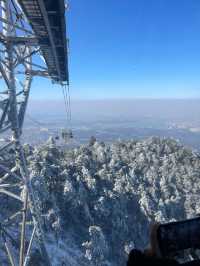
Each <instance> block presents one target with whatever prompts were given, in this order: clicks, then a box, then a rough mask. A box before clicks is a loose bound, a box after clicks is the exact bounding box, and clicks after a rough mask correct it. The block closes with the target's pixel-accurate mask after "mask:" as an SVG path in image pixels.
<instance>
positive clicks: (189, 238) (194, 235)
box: [157, 217, 200, 257]
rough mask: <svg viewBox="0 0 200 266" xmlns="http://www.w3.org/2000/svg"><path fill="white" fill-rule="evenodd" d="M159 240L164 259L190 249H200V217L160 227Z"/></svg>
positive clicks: (158, 231)
mask: <svg viewBox="0 0 200 266" xmlns="http://www.w3.org/2000/svg"><path fill="white" fill-rule="evenodd" d="M157 239H158V245H159V248H160V252H161V255H162V256H163V257H167V256H169V255H170V254H173V253H175V252H177V251H181V250H185V249H188V248H194V249H200V217H198V218H194V219H189V220H184V221H178V222H172V223H166V224H162V225H160V226H159V227H158V230H157Z"/></svg>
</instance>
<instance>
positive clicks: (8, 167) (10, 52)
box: [0, 0, 53, 266]
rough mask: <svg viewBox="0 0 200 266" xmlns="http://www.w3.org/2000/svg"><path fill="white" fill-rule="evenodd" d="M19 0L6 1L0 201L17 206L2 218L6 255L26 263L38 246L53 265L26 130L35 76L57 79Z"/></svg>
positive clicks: (1, 8) (1, 25) (1, 9)
mask: <svg viewBox="0 0 200 266" xmlns="http://www.w3.org/2000/svg"><path fill="white" fill-rule="evenodd" d="M16 1H17V0H0V31H1V33H0V133H1V134H2V138H1V139H0V140H1V141H0V200H2V201H3V202H6V201H7V202H9V206H12V208H11V210H9V208H8V206H2V208H1V211H3V214H2V215H1V212H0V217H4V221H0V236H1V238H2V241H1V242H0V243H2V244H0V254H1V252H2V254H4V256H5V258H7V262H8V264H7V265H14V266H17V265H20V266H25V265H28V262H29V259H30V256H31V251H32V249H34V248H36V247H39V249H40V251H41V254H42V257H43V259H44V260H45V265H47V266H48V265H51V263H50V260H49V256H48V252H47V250H46V247H45V235H44V232H43V229H42V226H41V224H42V222H41V217H42V216H41V215H40V213H39V207H38V206H37V202H36V200H35V196H34V191H33V188H32V185H31V180H30V174H29V172H28V168H27V163H26V158H25V154H24V150H23V146H22V144H21V134H22V127H23V122H24V117H25V113H26V108H27V104H28V99H29V94H30V88H31V84H32V79H33V76H43V77H49V76H51V78H52V73H49V72H48V66H46V65H45V63H44V60H41V54H42V53H41V49H40V47H39V46H38V40H37V38H36V36H35V34H34V32H33V31H32V29H31V27H30V25H29V23H28V22H27V19H26V18H25V15H24V14H23V13H22V10H21V9H20V7H19V5H18V4H17V2H16ZM41 2H42V1H40V3H41ZM45 19H47V18H45ZM47 22H48V21H46V23H47ZM47 24H48V23H47ZM50 37H51V38H53V37H52V36H50ZM52 42H53V41H52ZM35 58H36V62H34V60H35ZM22 194H23V197H22ZM15 206H16V207H15ZM30 220H31V223H30ZM27 223H29V228H28V230H27V228H26V225H27ZM31 224H32V226H31ZM31 227H32V229H31ZM27 231H28V233H27ZM3 251H4V253H3ZM0 257H1V256H0ZM0 263H1V262H0Z"/></svg>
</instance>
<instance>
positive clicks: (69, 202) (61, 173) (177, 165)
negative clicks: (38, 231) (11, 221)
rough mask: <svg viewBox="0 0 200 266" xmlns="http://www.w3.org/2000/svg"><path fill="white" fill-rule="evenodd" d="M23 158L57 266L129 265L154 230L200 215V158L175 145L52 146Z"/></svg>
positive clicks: (149, 142) (50, 143) (28, 150)
mask: <svg viewBox="0 0 200 266" xmlns="http://www.w3.org/2000/svg"><path fill="white" fill-rule="evenodd" d="M25 152H26V156H27V160H28V164H29V170H30V172H31V176H32V184H33V187H34V190H35V191H36V192H35V194H36V195H35V196H36V197H37V199H38V203H39V206H40V209H41V212H42V214H43V216H42V217H43V226H44V229H45V231H46V234H47V238H48V249H49V251H50V254H51V256H52V258H51V259H52V262H53V265H71V266H78V265H79V266H85V265H91V266H118V265H119V266H121V265H125V261H126V258H127V253H128V252H129V250H130V249H131V248H133V247H137V248H141V249H143V248H145V247H146V245H147V244H148V234H149V225H150V223H151V222H154V221H160V222H165V221H173V220H177V219H184V218H189V217H194V216H196V215H197V214H198V213H200V157H199V155H198V154H197V153H195V152H194V151H192V150H189V149H187V148H184V147H183V146H181V144H180V143H178V142H177V141H175V140H173V139H160V138H155V137H153V138H149V139H146V140H143V141H135V140H130V141H118V142H115V143H113V144H105V143H103V142H98V141H96V140H95V139H94V138H92V139H91V141H90V143H89V144H87V145H82V146H80V147H77V148H73V149H65V150H63V149H60V148H59V147H58V146H56V143H55V142H54V140H53V139H50V140H49V141H48V142H47V143H46V144H45V145H43V146H41V147H39V148H38V147H37V148H34V147H31V146H29V145H25ZM36 259H37V256H36V255H35V257H34V258H33V259H32V265H36V264H35V263H36V262H34V260H36ZM37 265H39V262H37Z"/></svg>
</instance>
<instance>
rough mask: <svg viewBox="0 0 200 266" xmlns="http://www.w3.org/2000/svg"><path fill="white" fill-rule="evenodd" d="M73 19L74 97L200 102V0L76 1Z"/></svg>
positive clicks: (43, 92)
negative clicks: (188, 100)
mask: <svg viewBox="0 0 200 266" xmlns="http://www.w3.org/2000/svg"><path fill="white" fill-rule="evenodd" d="M67 21H68V23H67V24H68V33H69V38H70V65H69V72H70V84H71V97H72V99H107V98H117V99H121V98H197V97H198V98H200V1H199V0H121V1H120V0H71V1H70V8H69V12H68V15H67ZM31 96H32V98H34V99H37V98H38V99H44V98H46V99H55V98H57V99H58V98H60V97H62V93H61V90H60V88H59V86H53V85H51V83H50V82H48V81H45V80H41V79H36V80H35V81H34V83H33V90H32V94H31Z"/></svg>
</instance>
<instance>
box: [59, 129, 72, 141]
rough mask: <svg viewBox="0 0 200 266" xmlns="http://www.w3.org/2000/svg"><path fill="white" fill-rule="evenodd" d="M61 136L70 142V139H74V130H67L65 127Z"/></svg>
mask: <svg viewBox="0 0 200 266" xmlns="http://www.w3.org/2000/svg"><path fill="white" fill-rule="evenodd" d="M61 137H62V139H63V140H64V142H65V143H68V142H69V141H70V140H72V139H73V133H72V130H66V129H63V130H62V132H61Z"/></svg>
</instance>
